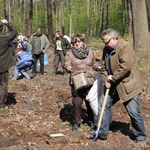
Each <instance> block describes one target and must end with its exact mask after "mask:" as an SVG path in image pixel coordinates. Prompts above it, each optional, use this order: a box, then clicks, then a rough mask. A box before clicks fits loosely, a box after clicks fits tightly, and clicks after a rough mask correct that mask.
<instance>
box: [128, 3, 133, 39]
mask: <svg viewBox="0 0 150 150" xmlns="http://www.w3.org/2000/svg"><path fill="white" fill-rule="evenodd" d="M127 4H128V12H129V15H128V37H130V38H131V37H132V36H133V35H132V14H131V5H130V0H127Z"/></svg>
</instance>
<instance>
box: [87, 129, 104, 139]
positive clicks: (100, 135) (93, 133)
mask: <svg viewBox="0 0 150 150" xmlns="http://www.w3.org/2000/svg"><path fill="white" fill-rule="evenodd" d="M89 133H90V134H92V135H96V130H90V131H89ZM98 137H99V138H100V139H101V140H106V139H107V137H106V136H105V135H102V134H100V133H98Z"/></svg>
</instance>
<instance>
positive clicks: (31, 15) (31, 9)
mask: <svg viewBox="0 0 150 150" xmlns="http://www.w3.org/2000/svg"><path fill="white" fill-rule="evenodd" d="M29 8H30V10H29V25H28V36H31V34H32V19H33V0H30V7H29Z"/></svg>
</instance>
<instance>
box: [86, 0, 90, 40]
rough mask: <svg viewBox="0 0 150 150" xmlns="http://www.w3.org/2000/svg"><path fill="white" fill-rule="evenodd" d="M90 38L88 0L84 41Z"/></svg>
mask: <svg viewBox="0 0 150 150" xmlns="http://www.w3.org/2000/svg"><path fill="white" fill-rule="evenodd" d="M89 37H90V0H87V1H86V39H87V41H88V40H89Z"/></svg>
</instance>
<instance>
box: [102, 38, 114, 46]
mask: <svg viewBox="0 0 150 150" xmlns="http://www.w3.org/2000/svg"><path fill="white" fill-rule="evenodd" d="M111 39H112V38H110V39H109V40H108V41H107V42H104V44H105V45H108V44H109V42H110V41H111Z"/></svg>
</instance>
